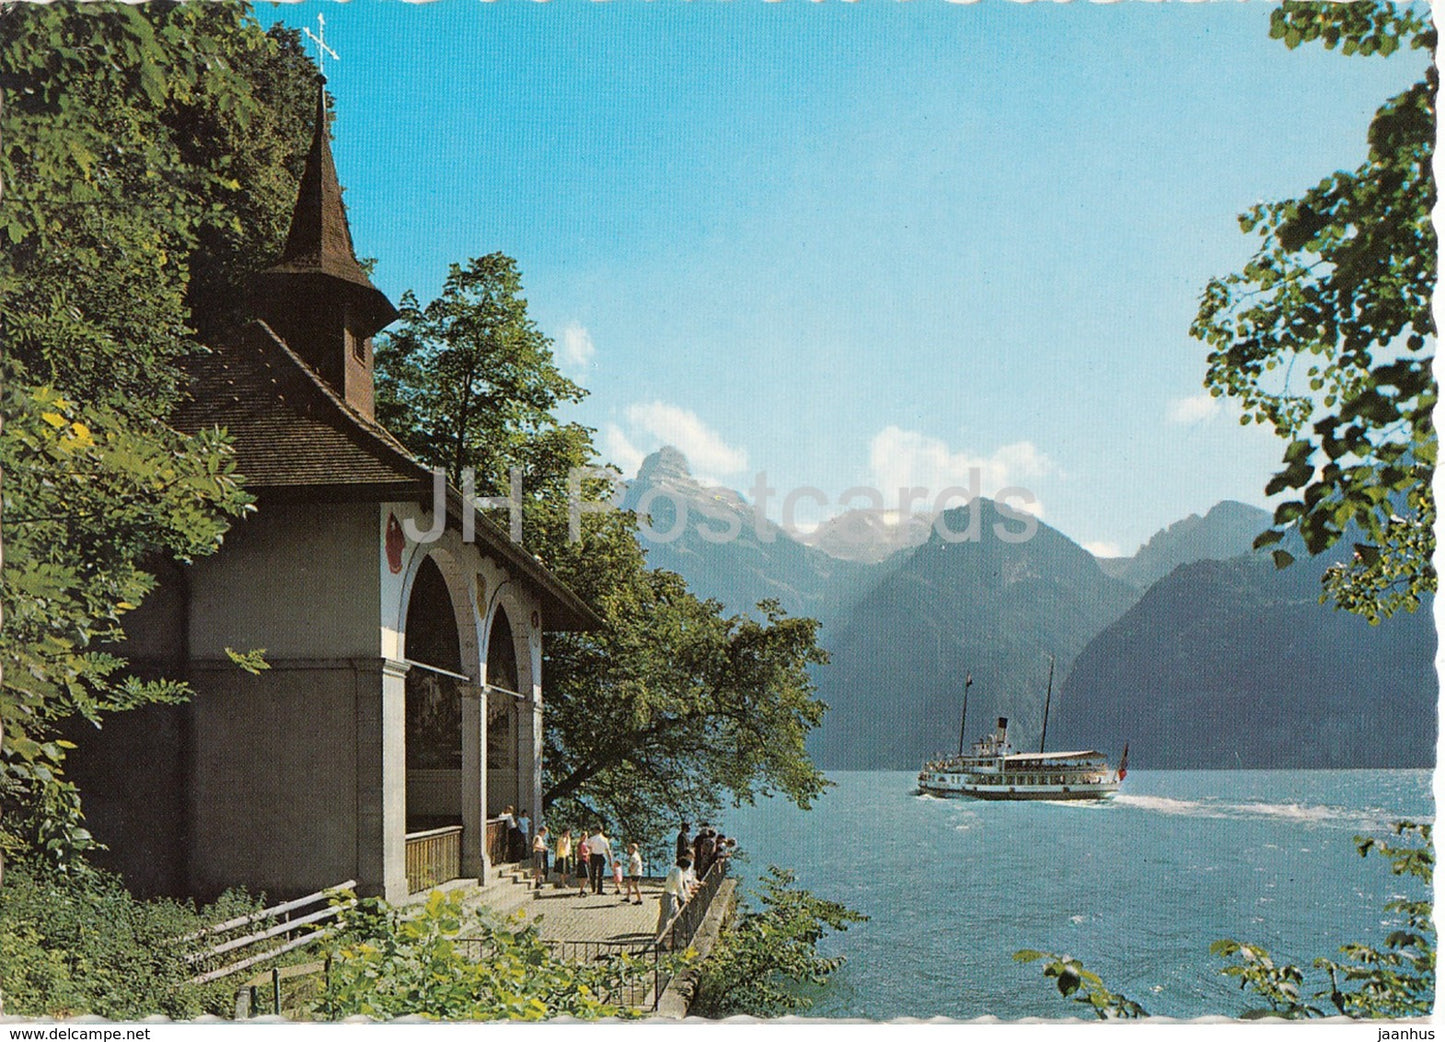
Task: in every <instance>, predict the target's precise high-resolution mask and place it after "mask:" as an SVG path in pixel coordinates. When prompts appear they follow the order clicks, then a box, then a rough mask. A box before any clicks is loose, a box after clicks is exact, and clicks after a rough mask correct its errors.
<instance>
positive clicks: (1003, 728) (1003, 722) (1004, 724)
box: [998, 716, 1008, 738]
mask: <svg viewBox="0 0 1445 1042" xmlns="http://www.w3.org/2000/svg"><path fill="white" fill-rule="evenodd" d="M1007 734H1008V717H1006V716H1001V717H999V718H998V736H999V737H1000V738H1003V737H1004V736H1005V735H1007Z"/></svg>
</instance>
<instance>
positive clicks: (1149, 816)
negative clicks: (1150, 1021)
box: [724, 770, 1434, 1019]
mask: <svg viewBox="0 0 1445 1042" xmlns="http://www.w3.org/2000/svg"><path fill="white" fill-rule="evenodd" d="M830 777H831V778H832V780H833V781H834V782H835V783H836V787H835V788H833V789H830V790H829V791H828V793H827V794H826V795H825V796H824V797H823V798H822V799H820V800H819V801H818V802H817V804H816V805H815V807H814V809H813V810H811V811H808V812H803V811H799V810H798V809H797V808H796V807H794V806H792V804H789V803H786V802H784V801H781V800H773V801H765V802H763V803H760V804H759V805H758V806H755V807H748V808H740V809H736V810H730V811H729V812H728V814H727V815H726V818H725V820H724V826H725V830H726V831H727V833H728V834H730V835H734V836H737V837H738V839H739V842H740V843H741V844H743V846H744V849H745V850H746V852H747V860H746V862H745V863H743V864H740V865H739V868H740V870H741V874H743V875H744V876H748V875H756V874H758V873H759V872H761V870H762V869H764V868H766V866H768V865H769V864H777V865H781V866H784V867H789V868H792V869H793V870H794V871H796V873H797V875H798V881H799V883H800V884H801V885H803V886H806V887H808V888H809V889H811V890H813V891H815V892H816V893H818V894H819V895H820V896H824V897H828V898H832V899H834V900H838V901H842V902H844V903H845V904H847V905H849V906H851V907H853V908H856V909H858V910H859V911H862V912H864V913H866V914H868V915H869V916H870V917H871V919H870V921H869V922H867V923H863V924H861V925H857V926H854V927H852V928H850V929H849V930H848V932H847V933H845V934H841V935H837V936H836V937H834V938H833V939H831V940H830V941H829V942H827V943H826V949H827V950H828V951H829V952H830V953H836V954H841V955H844V956H846V957H847V960H848V961H847V963H846V964H845V965H844V967H843V968H842V969H841V970H840V971H839V972H838V974H837V975H836V977H835V978H834V981H833V983H832V984H831V985H830V986H829V988H828V989H827V991H826V992H825V993H824V995H823V996H822V998H821V999H820V1000H819V1002H818V1003H817V1005H816V1006H815V1007H814V1009H813V1011H812V1013H813V1014H814V1015H822V1016H834V1017H844V1016H847V1017H868V1018H874V1019H886V1018H891V1017H900V1016H919V1017H927V1016H947V1017H960V1018H966V1017H976V1016H982V1015H984V1014H993V1015H995V1016H999V1017H1003V1018H1017V1017H1059V1016H1069V1015H1072V1014H1074V1013H1075V1012H1076V1011H1078V1010H1079V1009H1080V1007H1072V1006H1071V1004H1069V1003H1067V1002H1065V1001H1064V1000H1063V999H1062V998H1060V997H1059V995H1058V993H1057V992H1056V991H1055V990H1054V989H1053V987H1052V983H1051V982H1048V981H1045V980H1044V979H1043V978H1042V975H1041V973H1040V971H1039V967H1038V965H1037V964H1035V965H1029V966H1023V965H1018V964H1016V963H1014V962H1013V961H1012V959H1011V956H1012V953H1013V952H1014V951H1015V950H1017V949H1019V948H1037V949H1042V950H1046V951H1055V952H1060V953H1067V954H1070V955H1073V956H1076V957H1078V958H1080V959H1082V960H1083V962H1084V964H1085V966H1087V967H1089V968H1090V969H1093V970H1095V971H1096V972H1098V973H1099V974H1100V975H1101V976H1102V977H1103V978H1104V980H1105V982H1106V983H1107V984H1109V985H1110V986H1111V987H1112V988H1114V990H1116V991H1122V992H1124V993H1125V994H1127V995H1128V996H1129V997H1130V998H1133V999H1134V1000H1135V1001H1137V1002H1140V1003H1142V1004H1143V1005H1144V1007H1145V1008H1146V1009H1147V1010H1148V1011H1149V1012H1150V1013H1152V1014H1156V1015H1167V1016H1174V1017H1196V1016H1202V1015H1206V1014H1226V1015H1233V1014H1237V1013H1238V1012H1239V1011H1240V1010H1242V1009H1243V1008H1245V1005H1246V999H1245V998H1244V997H1243V996H1241V995H1240V993H1239V991H1238V990H1237V987H1236V986H1235V985H1234V984H1231V983H1230V982H1229V981H1228V980H1227V979H1226V978H1224V977H1221V976H1220V975H1219V973H1218V970H1219V968H1220V967H1221V966H1222V965H1223V963H1222V962H1221V961H1220V960H1218V959H1216V958H1214V957H1213V956H1211V955H1210V954H1209V945H1210V943H1211V942H1212V941H1214V940H1217V939H1219V938H1222V937H1234V938H1236V939H1238V940H1242V941H1252V942H1256V943H1260V944H1263V945H1264V946H1265V947H1267V948H1268V949H1270V951H1271V953H1273V954H1274V955H1275V956H1276V957H1284V958H1285V959H1287V960H1289V961H1295V962H1297V963H1299V964H1300V965H1307V964H1308V963H1310V962H1311V961H1313V959H1314V958H1315V957H1316V956H1318V955H1333V954H1335V951H1336V949H1337V948H1338V947H1339V946H1340V945H1341V944H1343V943H1345V942H1347V941H1355V940H1362V941H1368V942H1371V943H1378V942H1381V941H1383V938H1384V935H1385V933H1386V932H1387V924H1388V923H1389V922H1390V918H1389V916H1387V915H1386V914H1385V913H1384V912H1383V906H1384V904H1385V902H1387V901H1388V900H1390V899H1391V897H1393V896H1397V895H1404V894H1407V893H1408V894H1411V895H1415V894H1417V893H1418V885H1417V884H1415V883H1414V881H1412V880H1401V879H1400V878H1398V877H1395V876H1392V875H1391V874H1390V871H1389V867H1388V865H1387V864H1386V862H1385V861H1384V859H1382V858H1379V857H1371V858H1368V859H1364V858H1361V857H1360V856H1359V854H1358V853H1357V852H1356V850H1355V846H1354V842H1353V837H1354V836H1355V835H1357V834H1367V835H1381V836H1383V835H1386V834H1387V833H1388V827H1389V824H1390V823H1391V822H1392V821H1394V820H1396V819H1399V818H1411V819H1414V820H1417V821H1418V820H1429V819H1431V818H1432V817H1433V814H1434V800H1433V798H1432V796H1431V791H1430V785H1431V775H1430V772H1429V771H1423V770H1390V771H1386V770H1361V771H1135V772H1130V774H1129V777H1128V778H1127V779H1126V780H1125V782H1124V786H1123V789H1122V791H1121V792H1120V793H1119V795H1118V796H1116V797H1115V798H1114V799H1113V800H1112V801H1110V802H1108V803H1102V804H1064V803H982V802H975V801H964V800H943V799H936V798H933V797H928V796H918V795H915V794H914V775H913V774H912V773H909V772H838V773H835V774H833V775H831V776H830Z"/></svg>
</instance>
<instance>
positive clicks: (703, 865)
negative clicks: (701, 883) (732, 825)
mask: <svg viewBox="0 0 1445 1042" xmlns="http://www.w3.org/2000/svg"><path fill="white" fill-rule="evenodd" d="M692 850H693V858H692V867H693V871H695V872H696V873H697V878H698V879H706V878H707V870H708V869H710V868H712V862H713V854H714V853H715V852H716V850H717V833H716V832H714V831H713V830H712V826H711V825H709V824H708V823H707V822H705V821H704V822H703V823H702V827H701V828H699V829H698V832H697V839H695V840H693V842H692Z"/></svg>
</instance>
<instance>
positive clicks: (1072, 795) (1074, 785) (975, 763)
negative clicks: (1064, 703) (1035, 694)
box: [918, 662, 1129, 800]
mask: <svg viewBox="0 0 1445 1042" xmlns="http://www.w3.org/2000/svg"><path fill="white" fill-rule="evenodd" d="M1053 679H1054V669H1053V663H1052V662H1050V663H1049V695H1050V696H1051V695H1052V694H1053ZM972 683H973V677H971V676H970V677H968V679H967V680H966V681H965V682H964V686H963V720H962V721H960V723H959V736H958V755H957V756H947V757H941V758H939V759H936V760H933V761H931V762H929V763H927V764H925V765H924V767H923V770H922V771H920V772H919V774H918V789H919V791H920V792H923V793H927V794H929V795H931V796H967V797H971V798H973V799H979V800H1106V799H1108V798H1109V797H1111V796H1113V795H1114V793H1115V792H1117V791H1118V789H1119V783H1120V782H1121V781H1123V780H1124V775H1125V774H1126V773H1128V769H1129V745H1128V743H1127V742H1126V743H1125V744H1124V754H1123V755H1122V756H1121V757H1120V758H1119V766H1118V767H1115V768H1111V767H1110V766H1109V761H1108V760H1107V758H1105V756H1104V755H1103V754H1102V753H1100V752H1097V751H1095V750H1093V749H1087V750H1078V751H1074V752H1061V753H1050V752H1044V737H1046V736H1047V735H1048V727H1049V715H1048V714H1049V705H1048V696H1046V699H1045V702H1044V734H1043V736H1041V737H1040V739H1039V751H1038V752H1036V753H1019V752H1014V751H1013V748H1012V747H1011V746H1010V745H1009V742H1008V718H1007V717H1003V716H1001V717H999V718H998V725H997V727H996V728H995V730H994V732H993V733H992V734H990V735H986V736H984V737H983V738H981V739H979V740H978V741H977V742H975V743H974V745H973V751H972V753H971V754H968V755H965V754H964V752H963V734H964V731H963V728H964V726H966V724H967V721H968V689H969V686H970V685H971V684H972Z"/></svg>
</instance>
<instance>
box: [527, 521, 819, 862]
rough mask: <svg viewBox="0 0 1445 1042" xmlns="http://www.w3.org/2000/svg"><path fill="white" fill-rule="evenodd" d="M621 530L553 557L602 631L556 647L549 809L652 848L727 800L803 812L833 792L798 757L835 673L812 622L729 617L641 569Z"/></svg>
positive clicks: (767, 609)
mask: <svg viewBox="0 0 1445 1042" xmlns="http://www.w3.org/2000/svg"><path fill="white" fill-rule="evenodd" d="M613 517H614V521H613V523H612V524H611V525H610V526H608V527H607V528H602V527H600V526H599V527H597V528H594V529H593V531H592V532H591V533H590V534H589V535H588V537H587V538H586V539H585V540H584V541H582V542H581V543H578V544H564V545H563V546H562V547H560V548H557V551H558V552H557V553H556V554H555V555H554V556H553V558H552V562H553V564H554V566H555V567H556V568H557V570H558V572H559V574H560V575H562V576H563V577H564V578H566V579H569V580H572V581H574V582H575V583H576V584H577V585H578V586H579V587H580V589H579V593H581V594H582V596H583V597H584V598H586V599H587V600H588V603H589V604H591V605H592V606H593V608H594V609H595V610H596V611H597V612H598V614H599V615H601V616H602V619H603V621H604V628H603V629H601V630H600V631H597V632H594V633H576V634H559V635H557V636H554V637H553V638H552V639H551V640H550V642H549V648H548V651H547V659H546V664H545V666H544V669H545V671H546V674H547V676H548V689H547V690H548V696H547V697H548V702H547V714H546V717H545V737H544V741H545V757H544V763H545V770H546V775H545V786H544V789H545V791H544V793H543V797H542V800H543V804H544V805H546V806H549V807H551V808H553V809H552V810H551V811H550V812H549V813H551V814H552V815H554V816H557V817H560V819H561V820H564V821H572V822H576V823H578V824H581V825H591V824H593V823H594V821H595V820H598V819H601V820H606V821H609V822H615V823H617V824H619V825H620V826H621V827H622V828H623V829H624V830H625V831H626V832H627V833H628V834H630V835H644V836H645V835H651V836H658V835H665V834H667V833H668V832H669V831H670V828H671V827H675V825H676V822H677V821H678V820H679V819H682V818H689V817H691V818H699V817H705V816H707V815H708V814H710V813H711V812H713V811H715V810H716V809H717V808H718V807H719V806H720V804H721V802H722V800H723V798H724V797H728V798H731V799H733V800H735V801H739V802H746V803H751V802H752V801H753V800H754V799H755V798H756V796H757V795H759V794H763V795H772V794H774V793H778V794H781V795H784V796H786V797H788V798H789V799H791V800H793V801H794V802H796V803H797V804H798V805H799V806H801V807H804V808H806V807H807V806H808V805H809V802H810V801H811V800H812V799H814V798H815V797H816V796H817V795H818V794H819V793H820V792H822V790H823V788H824V786H825V785H826V784H827V782H826V780H825V779H824V778H823V775H822V774H821V772H819V771H818V769H817V768H816V767H814V766H813V763H812V761H811V760H810V759H809V757H808V754H807V751H806V748H805V744H804V743H805V739H806V737H807V735H808V732H809V731H811V730H812V729H813V728H815V727H817V726H818V725H819V724H820V723H821V722H822V718H823V713H824V712H825V707H824V705H823V703H821V702H819V701H818V700H817V699H816V698H815V697H814V687H813V683H812V679H811V677H810V676H809V674H808V668H809V666H812V665H819V664H822V663H824V662H825V661H826V660H827V659H826V655H825V654H824V652H823V651H822V650H821V649H819V648H818V646H817V631H818V623H817V622H816V621H815V620H813V619H798V618H789V617H787V616H785V615H784V614H783V613H782V611H781V610H780V609H779V608H778V606H777V605H776V604H775V603H769V602H764V603H763V604H761V605H760V606H759V607H760V609H761V610H762V612H763V618H762V619H761V620H759V619H754V618H750V617H747V616H731V617H728V616H724V614H723V611H722V606H721V605H720V604H719V603H718V602H716V601H712V600H699V599H698V598H697V597H695V596H694V595H693V594H691V593H689V592H688V590H687V586H686V584H685V583H684V582H683V580H682V579H681V577H679V576H677V575H676V574H674V573H672V572H667V571H662V570H651V569H647V568H645V567H643V557H642V552H641V550H640V549H639V548H638V545H637V540H636V534H635V531H636V530H635V520H634V518H633V516H632V515H631V514H621V513H619V514H616V515H613Z"/></svg>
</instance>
